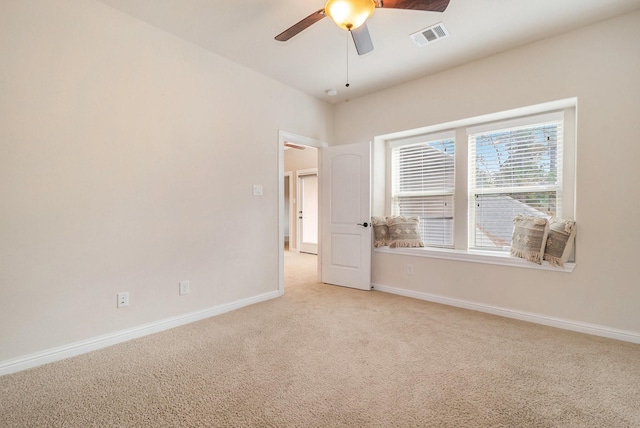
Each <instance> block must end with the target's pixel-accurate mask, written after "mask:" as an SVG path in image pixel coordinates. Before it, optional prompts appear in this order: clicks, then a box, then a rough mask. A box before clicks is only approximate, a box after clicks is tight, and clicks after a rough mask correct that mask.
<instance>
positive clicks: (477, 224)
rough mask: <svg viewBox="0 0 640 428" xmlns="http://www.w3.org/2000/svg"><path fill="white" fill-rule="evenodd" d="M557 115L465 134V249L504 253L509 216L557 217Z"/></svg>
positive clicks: (559, 187) (559, 164) (510, 225)
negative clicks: (467, 155)
mask: <svg viewBox="0 0 640 428" xmlns="http://www.w3.org/2000/svg"><path fill="white" fill-rule="evenodd" d="M562 131H563V120H562V114H561V113H558V114H549V115H544V116H537V117H529V118H526V119H524V120H518V121H512V122H502V123H498V124H488V125H487V124H485V125H483V126H482V128H476V129H468V130H467V132H468V134H469V232H470V238H471V239H470V242H469V246H470V247H471V248H476V249H494V250H508V249H509V247H510V245H511V235H512V232H513V218H514V217H515V216H516V215H517V214H522V215H529V216H560V215H561V208H562V207H561V205H560V201H561V191H562V135H563V132H562Z"/></svg>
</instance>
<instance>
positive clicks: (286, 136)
mask: <svg viewBox="0 0 640 428" xmlns="http://www.w3.org/2000/svg"><path fill="white" fill-rule="evenodd" d="M285 142H289V143H294V144H299V145H302V146H309V147H315V148H316V149H318V178H320V174H321V173H320V171H322V149H323V148H324V147H329V144H327V143H326V142H324V141H321V140H317V139H315V138H310V137H305V136H302V135H297V134H294V133H292V132H287V131H283V130H278V294H280V295H283V294H284V224H283V222H284V219H285V215H284V143H285ZM318 198H319V200H321V199H320V198H322V185H321V184H320V180H318ZM321 211H322V210H319V212H318V236H322V235H321V233H322V229H321V227H322V212H321ZM321 247H322V242H321V240H319V241H318V266H317V268H316V269H317V272H318V282H322V277H321V272H320V266H321V263H322V260H321V255H320V252H321Z"/></svg>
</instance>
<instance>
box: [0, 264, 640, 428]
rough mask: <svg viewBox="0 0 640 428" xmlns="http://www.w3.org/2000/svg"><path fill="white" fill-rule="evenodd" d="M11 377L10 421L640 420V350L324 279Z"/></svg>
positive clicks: (564, 423) (289, 280)
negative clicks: (228, 310) (333, 282)
mask: <svg viewBox="0 0 640 428" xmlns="http://www.w3.org/2000/svg"><path fill="white" fill-rule="evenodd" d="M285 262H286V279H285V284H286V292H285V296H284V297H282V298H279V299H275V300H271V301H268V302H264V303H260V304H257V305H253V306H251V307H247V308H244V309H241V310H238V311H234V312H231V313H227V314H224V315H220V316H217V317H214V318H210V319H207V320H204V321H200V322H196V323H193V324H189V325H187V326H183V327H180V328H176V329H173V330H170V331H166V332H162V333H158V334H155V335H152V336H147V337H144V338H141V339H138V340H134V341H130V342H127V343H123V344H120V345H116V346H113V347H110V348H106V349H103V350H100V351H96V352H92V353H90V354H86V355H82V356H79V357H75V358H71V359H68V360H65V361H60V362H57V363H53V364H49V365H46V366H42V367H38V368H35V369H31V370H27V371H24V372H20V373H16V374H12V375H7V376H3V377H0V426H2V427H90V426H96V427H107V426H117V427H191V426H194V427H195V426H198V427H223V426H256V427H290V426H298V427H341V426H344V427H638V426H640V404H639V403H640V346H639V345H634V344H629V343H624V342H617V341H614V340H608V339H603V338H598V337H593V336H587V335H582V334H579V333H573V332H568V331H562V330H557V329H553V328H549V327H544V326H539V325H533V324H529V323H525V322H520V321H516V320H511V319H505V318H500V317H497V316H491V315H487V314H482V313H478V312H473V311H466V310H462V309H456V308H451V307H447V306H442V305H437V304H433V303H428V302H423V301H418V300H412V299H409V298H405V297H400V296H395V295H390V294H384V293H380V292H375V291H372V292H366V291H357V290H350V289H345V288H340V287H334V286H330V285H324V284H318V283H316V277H315V263H316V258H315V257H314V256H311V255H304V254H293V253H288V254H287V255H286V257H285Z"/></svg>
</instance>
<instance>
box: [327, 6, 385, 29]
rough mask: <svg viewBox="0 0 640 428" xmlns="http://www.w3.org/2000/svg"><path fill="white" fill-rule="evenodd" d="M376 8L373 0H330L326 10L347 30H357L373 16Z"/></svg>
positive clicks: (330, 16) (334, 20) (339, 25)
mask: <svg viewBox="0 0 640 428" xmlns="http://www.w3.org/2000/svg"><path fill="white" fill-rule="evenodd" d="M375 9H376V5H375V3H374V2H373V0H329V1H328V2H327V4H325V6H324V12H325V13H326V14H327V15H328V16H329V18H331V19H332V20H333V22H335V23H336V25H337V26H338V27H340V28H343V29H345V30H349V31H351V30H355V29H356V28H358V27H360V26H361V25H362V24H364V22H365V21H366V20H367V18H369V17H370V16H371V14H372V13H373V11H374V10H375Z"/></svg>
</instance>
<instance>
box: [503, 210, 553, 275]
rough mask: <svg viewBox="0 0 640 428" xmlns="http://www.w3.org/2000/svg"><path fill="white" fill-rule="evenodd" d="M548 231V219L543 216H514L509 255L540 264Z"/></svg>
mask: <svg viewBox="0 0 640 428" xmlns="http://www.w3.org/2000/svg"><path fill="white" fill-rule="evenodd" d="M548 233H549V220H547V219H546V218H545V217H531V216H523V215H517V216H515V218H514V219H513V236H512V240H511V255H512V256H514V257H520V258H521V259H525V260H528V261H530V262H534V263H537V264H542V259H543V257H544V248H545V245H546V243H547V234H548Z"/></svg>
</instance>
